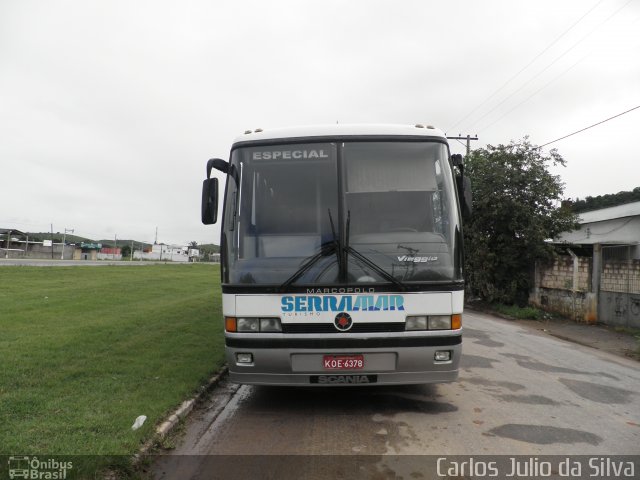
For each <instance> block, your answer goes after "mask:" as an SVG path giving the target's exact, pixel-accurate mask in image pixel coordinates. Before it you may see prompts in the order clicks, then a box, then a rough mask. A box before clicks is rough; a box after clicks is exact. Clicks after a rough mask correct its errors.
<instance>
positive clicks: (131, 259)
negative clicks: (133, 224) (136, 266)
mask: <svg viewBox="0 0 640 480" xmlns="http://www.w3.org/2000/svg"><path fill="white" fill-rule="evenodd" d="M129 261H130V262H133V240H131V256H130V257H129Z"/></svg>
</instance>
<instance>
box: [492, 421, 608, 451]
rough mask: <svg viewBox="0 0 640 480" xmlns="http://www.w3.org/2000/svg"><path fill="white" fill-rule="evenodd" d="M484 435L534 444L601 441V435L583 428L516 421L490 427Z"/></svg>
mask: <svg viewBox="0 0 640 480" xmlns="http://www.w3.org/2000/svg"><path fill="white" fill-rule="evenodd" d="M485 435H493V436H496V437H502V438H510V439H512V440H519V441H521V442H527V443H535V444H536V445H550V444H552V443H564V444H576V443H588V444H590V445H594V446H596V445H599V444H600V443H601V442H602V438H601V437H599V436H598V435H595V434H593V433H589V432H585V431H584V430H575V429H573V428H559V427H552V426H549V425H524V424H517V423H508V424H506V425H501V426H499V427H496V428H492V429H491V430H489V431H488V432H487V433H486V434H485Z"/></svg>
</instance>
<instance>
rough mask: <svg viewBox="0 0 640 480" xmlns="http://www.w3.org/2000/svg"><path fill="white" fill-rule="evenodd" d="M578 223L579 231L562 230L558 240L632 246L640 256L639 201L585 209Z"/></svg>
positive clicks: (635, 253)
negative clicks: (586, 210) (591, 209)
mask: <svg viewBox="0 0 640 480" xmlns="http://www.w3.org/2000/svg"><path fill="white" fill-rule="evenodd" d="M578 222H579V224H580V228H579V229H578V230H574V231H573V232H564V233H562V234H561V235H560V236H559V237H558V239H557V240H556V242H555V243H568V244H572V245H598V244H599V245H629V246H631V257H632V258H640V246H639V243H640V202H633V203H627V204H626V205H618V206H617V207H609V208H601V209H600V210H594V211H591V212H584V213H581V214H580V215H579V220H578Z"/></svg>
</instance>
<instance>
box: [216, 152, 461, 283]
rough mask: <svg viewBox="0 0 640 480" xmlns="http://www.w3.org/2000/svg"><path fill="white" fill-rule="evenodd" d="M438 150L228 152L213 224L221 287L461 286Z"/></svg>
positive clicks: (452, 214) (447, 173)
mask: <svg viewBox="0 0 640 480" xmlns="http://www.w3.org/2000/svg"><path fill="white" fill-rule="evenodd" d="M448 158H449V156H448V149H447V146H446V145H445V144H443V143H439V142H433V141H419V142H418V141H351V142H349V141H340V142H326V143H296V144H292V143H287V144H280V145H274V144H270V145H267V146H246V147H240V148H236V149H234V150H233V153H232V156H231V166H230V172H231V174H230V175H229V176H228V180H227V188H226V202H225V205H226V207H225V212H224V223H223V231H222V234H223V242H222V243H223V245H222V247H223V248H224V249H225V252H224V253H225V258H226V261H225V263H224V265H223V281H224V283H226V284H231V285H248V284H251V285H256V284H257V285H282V284H283V283H285V284H287V283H288V284H292V285H296V286H306V287H319V286H323V287H326V286H345V285H352V286H363V287H365V286H368V285H375V284H388V283H390V281H394V282H395V283H398V284H399V283H402V284H411V283H430V282H435V281H449V282H451V281H458V280H461V276H462V271H461V262H460V258H461V251H460V248H461V245H460V242H461V240H460V237H461V234H460V224H459V213H458V208H457V206H456V201H455V191H454V186H453V177H452V172H451V168H450V165H449V160H448Z"/></svg>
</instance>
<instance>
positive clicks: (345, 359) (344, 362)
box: [322, 355, 364, 370]
mask: <svg viewBox="0 0 640 480" xmlns="http://www.w3.org/2000/svg"><path fill="white" fill-rule="evenodd" d="M322 367H323V368H324V369H325V370H362V369H363V368H364V355H325V356H323V357H322Z"/></svg>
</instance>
